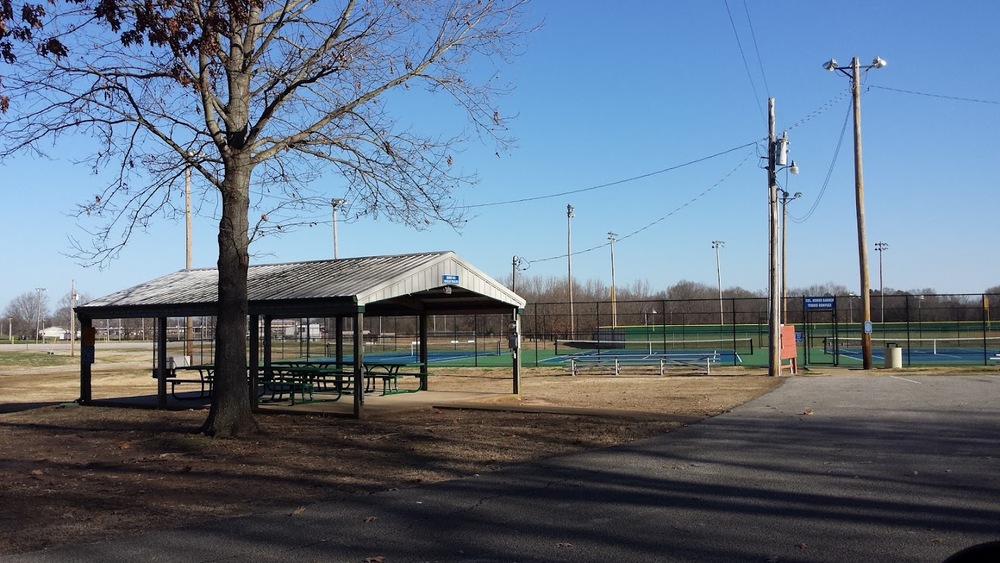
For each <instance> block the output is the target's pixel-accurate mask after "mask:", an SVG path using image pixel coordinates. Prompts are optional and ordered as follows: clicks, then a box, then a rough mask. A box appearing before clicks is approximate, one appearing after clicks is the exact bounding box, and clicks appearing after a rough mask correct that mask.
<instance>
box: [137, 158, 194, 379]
mask: <svg viewBox="0 0 1000 563" xmlns="http://www.w3.org/2000/svg"><path fill="white" fill-rule="evenodd" d="M192 156H193V153H190V152H189V153H188V157H192ZM184 240H185V244H184V269H185V270H187V271H188V272H190V271H191V262H192V254H191V165H190V164H188V165H187V167H186V168H185V169H184ZM185 327H186V329H185V333H184V355H185V356H187V358H188V359H190V358H192V357H193V356H194V319H193V318H191V317H186V318H185ZM120 337H121V335H119V338H120Z"/></svg>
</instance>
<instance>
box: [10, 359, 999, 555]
mask: <svg viewBox="0 0 1000 563" xmlns="http://www.w3.org/2000/svg"><path fill="white" fill-rule="evenodd" d="M996 539H1000V377H996V376H907V375H903V374H899V375H886V374H879V375H873V376H862V377H858V376H843V377H840V376H833V377H796V378H791V379H789V380H788V381H786V382H785V384H784V385H783V386H781V387H779V388H778V389H777V390H775V391H773V392H772V393H770V394H768V395H765V396H763V397H760V398H758V399H756V400H754V401H751V402H750V403H747V404H746V405H743V406H741V407H738V408H737V409H735V410H733V411H732V412H731V413H727V414H725V415H722V416H718V417H716V418H713V419H710V420H707V421H704V422H701V423H698V424H694V425H692V426H689V427H685V428H682V429H680V430H677V431H675V432H671V433H669V434H666V435H663V436H660V437H657V438H654V439H650V440H645V441H642V442H637V443H633V444H629V445H626V446H622V447H617V448H612V449H607V450H599V451H591V452H586V453H583V454H579V455H573V456H568V457H561V458H556V459H551V460H548V461H545V462H541V463H536V464H530V465H524V466H518V467H514V468H511V469H509V470H505V471H500V472H495V473H488V474H483V475H480V476H474V477H470V478H466V479H460V480H456V481H450V482H445V483H439V484H436V485H429V486H423V487H418V488H412V489H403V490H397V491H387V492H383V493H378V494H373V495H356V496H349V497H345V498H342V499H340V500H337V501H331V502H325V503H320V504H315V505H310V506H307V507H305V510H301V511H299V510H295V508H294V507H284V508H281V509H276V510H275V511H274V512H273V513H270V514H264V515H259V516H255V517H248V518H237V519H231V520H225V521H217V522H211V523H208V524H205V525H202V526H198V527H190V528H185V529H180V530H171V531H165V532H158V533H151V534H149V535H145V536H133V537H128V538H122V539H116V540H110V541H106V542H101V543H97V544H90V545H82V546H67V547H65V548H60V549H56V550H53V551H48V552H40V553H31V554H24V555H20V556H14V557H8V558H5V559H3V560H4V561H218V560H232V561H241V562H242V561H293V560H294V561H355V562H359V561H365V560H366V559H367V558H374V557H376V556H382V557H383V559H382V560H383V561H385V563H395V562H398V561H574V562H576V561H719V562H723V561H725V562H731V561H757V562H761V561H835V562H836V561H843V562H851V563H858V562H865V561H927V562H938V561H942V560H944V559H945V558H946V557H948V556H949V555H950V554H952V553H954V552H956V551H958V550H960V549H962V548H964V547H966V546H969V545H972V544H975V543H980V542H985V541H990V540H996Z"/></svg>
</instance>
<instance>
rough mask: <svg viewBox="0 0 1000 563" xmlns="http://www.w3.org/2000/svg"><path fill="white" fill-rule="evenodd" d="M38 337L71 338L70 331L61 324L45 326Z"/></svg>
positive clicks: (49, 338) (50, 338) (48, 338)
mask: <svg viewBox="0 0 1000 563" xmlns="http://www.w3.org/2000/svg"><path fill="white" fill-rule="evenodd" d="M38 337H39V338H41V339H42V340H69V331H68V330H66V329H65V328H63V327H61V326H50V327H46V328H43V329H42V330H41V331H40V332H39V333H38Z"/></svg>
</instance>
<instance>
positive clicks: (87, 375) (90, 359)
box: [70, 317, 97, 405]
mask: <svg viewBox="0 0 1000 563" xmlns="http://www.w3.org/2000/svg"><path fill="white" fill-rule="evenodd" d="M70 338H76V335H75V334H71V335H70ZM96 340H97V338H96V335H95V331H94V321H93V319H91V318H90V317H80V399H79V402H80V404H81V405H86V404H88V403H90V401H92V400H93V398H94V397H93V391H92V387H91V383H92V377H93V376H92V373H91V369H90V367H91V366H92V365H94V343H95V341H96Z"/></svg>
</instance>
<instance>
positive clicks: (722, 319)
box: [712, 240, 726, 329]
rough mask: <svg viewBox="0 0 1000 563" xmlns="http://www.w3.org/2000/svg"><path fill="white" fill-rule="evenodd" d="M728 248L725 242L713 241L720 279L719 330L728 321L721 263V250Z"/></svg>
mask: <svg viewBox="0 0 1000 563" xmlns="http://www.w3.org/2000/svg"><path fill="white" fill-rule="evenodd" d="M724 246H726V241H724V240H713V241H712V248H714V249H715V275H716V277H717V278H718V279H719V328H720V329H721V328H722V326H723V325H725V324H726V319H725V316H724V313H723V308H722V262H720V261H719V249H720V248H722V247H724Z"/></svg>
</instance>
